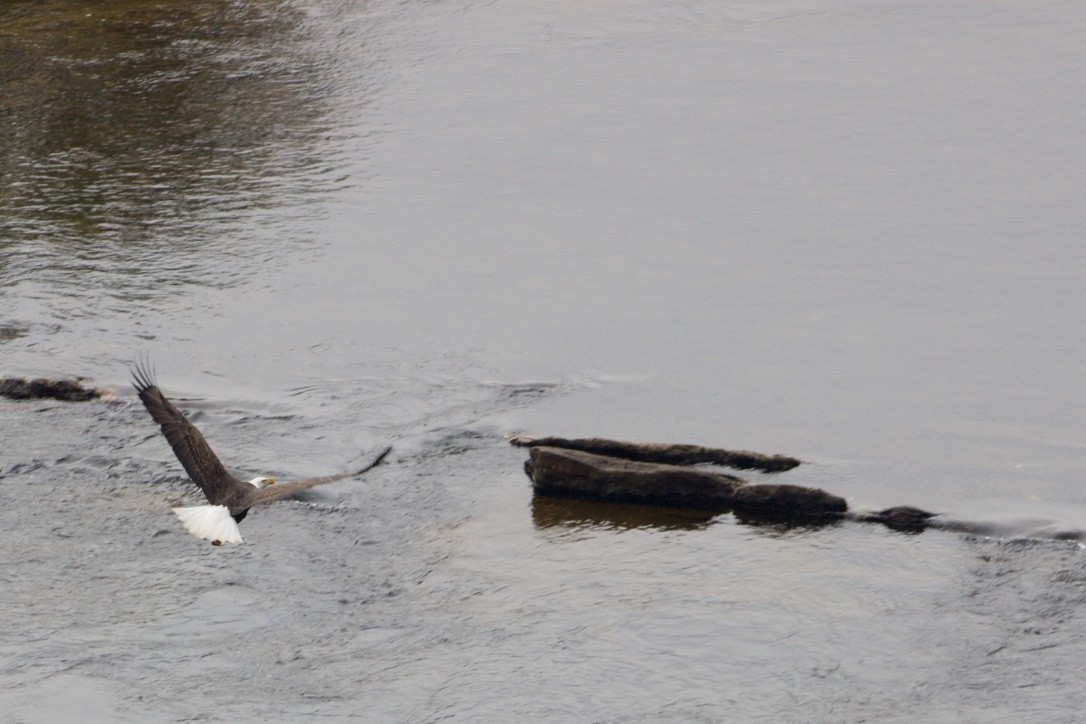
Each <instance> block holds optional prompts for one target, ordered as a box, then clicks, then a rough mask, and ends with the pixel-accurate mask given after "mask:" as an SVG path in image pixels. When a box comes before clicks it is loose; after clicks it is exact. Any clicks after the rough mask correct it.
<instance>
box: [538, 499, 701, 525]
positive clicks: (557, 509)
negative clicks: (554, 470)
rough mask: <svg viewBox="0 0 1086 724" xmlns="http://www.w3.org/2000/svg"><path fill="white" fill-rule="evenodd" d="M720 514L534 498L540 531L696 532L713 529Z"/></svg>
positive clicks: (576, 500) (589, 501)
mask: <svg viewBox="0 0 1086 724" xmlns="http://www.w3.org/2000/svg"><path fill="white" fill-rule="evenodd" d="M718 514H719V513H714V512H704V511H698V510H684V509H681V508H660V507H653V506H649V505H631V504H622V503H601V502H598V501H594V500H580V499H577V498H552V497H546V496H541V495H536V496H535V497H533V498H532V523H534V524H535V527H536V528H553V527H556V526H569V527H584V528H614V529H618V530H632V529H636V528H654V529H658V530H696V529H698V528H704V527H706V526H707V525H709V522H710V521H711V520H712V519H713V518H715V517H716V516H717V515H718Z"/></svg>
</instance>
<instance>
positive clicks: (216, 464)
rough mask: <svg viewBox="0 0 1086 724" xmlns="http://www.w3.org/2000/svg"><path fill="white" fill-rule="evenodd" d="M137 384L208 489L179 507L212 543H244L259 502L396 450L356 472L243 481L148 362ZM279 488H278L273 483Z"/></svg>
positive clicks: (136, 372) (140, 367)
mask: <svg viewBox="0 0 1086 724" xmlns="http://www.w3.org/2000/svg"><path fill="white" fill-rule="evenodd" d="M132 383H133V385H134V386H135V388H136V392H137V393H138V394H139V397H140V400H141V401H142V402H143V406H144V407H146V408H147V411H148V412H149V413H151V418H152V419H154V421H155V422H157V423H158V424H159V425H160V426H161V427H162V434H163V435H165V436H166V440H167V441H168V442H169V443H170V447H172V448H173V451H174V454H175V455H177V459H178V460H180V461H181V465H182V467H184V468H185V472H186V473H188V474H189V477H190V478H191V479H192V482H194V483H195V484H196V485H197V486H198V487H199V488H200V490H202V491H204V495H205V496H206V497H207V500H208V502H209V503H210V505H198V506H194V507H190V508H174V509H173V512H174V513H176V514H177V517H178V518H180V519H181V524H182V525H183V526H185V529H186V530H188V531H189V532H190V533H192V534H193V535H195V536H196V537H198V538H203V539H204V540H209V541H211V543H212V544H213V545H221V544H223V543H241V542H242V540H241V532H240V531H239V530H238V523H240V522H241V521H242V520H243V519H244V518H245V516H246V514H247V513H248V512H249V509H250V508H252V507H253V506H254V505H260V504H262V503H271V502H274V501H276V500H280V499H282V498H287V497H289V496H291V495H294V494H295V493H298V492H301V491H303V490H307V489H309V488H312V487H313V486H315V485H323V484H324V483H332V482H335V481H337V480H343V479H344V478H350V477H354V476H355V475H361V474H362V473H364V472H366V471H368V470H370V469H372V468H374V467H376V466H377V465H379V464H380V463H381V461H383V460H384V459H385V456H386V455H388V453H389V452H390V451H391V450H392V448H391V447H386V448H385V449H384V450H382V451H381V453H380V454H379V455H378V456H377V457H376V458H375V459H374V460H373V462H371V463H370V464H369V465H367V466H366V467H364V468H362V469H361V470H357V471H355V472H351V473H340V474H338V475H328V476H325V477H322V478H307V479H305V480H298V481H295V482H291V483H283V484H280V485H276V484H275V480H273V479H272V478H268V477H264V476H258V477H255V478H253V479H252V480H249V481H244V480H239V479H238V478H235V477H234V476H233V475H231V474H230V473H228V472H226V468H225V467H223V464H222V463H221V462H220V461H219V458H218V457H217V456H216V455H215V453H214V451H212V449H211V446H209V445H208V444H207V441H206V440H204V436H203V435H201V434H200V431H199V430H197V429H196V426H195V425H193V424H192V423H191V422H189V420H188V418H186V417H185V416H184V415H182V414H181V412H180V411H179V410H178V409H177V408H176V407H174V405H173V403H172V402H170V401H169V400H168V399H166V396H165V395H163V394H162V391H161V390H160V389H158V384H157V383H156V382H155V375H154V371H153V370H152V369H151V368H150V366H149V365H148V364H147V363H146V362H137V363H136V364H135V365H134V367H133V369H132ZM270 486H274V487H270Z"/></svg>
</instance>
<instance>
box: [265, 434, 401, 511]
mask: <svg viewBox="0 0 1086 724" xmlns="http://www.w3.org/2000/svg"><path fill="white" fill-rule="evenodd" d="M390 452H392V448H391V447H386V448H385V449H384V450H382V451H381V452H380V454H378V455H377V457H375V458H374V459H373V462H371V463H370V464H369V465H367V466H366V467H364V468H362V469H361V470H355V471H354V472H351V473H338V474H336V475H326V476H324V477H321V478H306V479H305V480H295V481H294V482H291V483H276V484H275V485H270V486H268V487H266V488H262V489H260V490H258V491H255V494H254V495H251V496H249V501H251V502H250V504H251V505H260V504H262V503H272V502H275V501H276V500H282V499H283V498H289V497H290V496H292V495H294V494H295V493H300V492H302V491H303V490H309V489H310V488H312V487H315V486H317V485H324V484H325V483H334V482H336V481H337V480H344V479H345V478H353V477H355V476H356V475H361V474H362V473H365V472H368V471H370V470H372V469H373V468H375V467H377V466H378V465H380V464H381V463H382V462H384V459H385V457H386V456H387V455H388V454H389V453H390Z"/></svg>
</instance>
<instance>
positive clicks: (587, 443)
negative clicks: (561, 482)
mask: <svg viewBox="0 0 1086 724" xmlns="http://www.w3.org/2000/svg"><path fill="white" fill-rule="evenodd" d="M509 442H510V443H511V444H513V445H516V446H517V447H552V448H562V449H564V450H580V451H581V452H586V453H594V454H596V455H606V456H607V457H612V458H622V459H623V460H635V461H637V462H643V463H660V464H662V465H696V464H698V463H711V464H713V465H723V466H725V467H729V468H736V469H738V470H761V471H762V472H766V473H778V472H783V471H785V470H791V469H792V468H794V467H798V466H799V464H800V461H799V460H797V459H796V458H792V457H786V456H784V455H763V454H762V453H756V452H750V451H748V450H723V449H721V448H713V447H702V446H701V445H671V444H666V443H636V442H622V441H620V440H605V439H602V438H595V437H593V438H582V439H568V438H563V437H541V438H533V437H528V436H526V435H516V436H513V437H511V438H509Z"/></svg>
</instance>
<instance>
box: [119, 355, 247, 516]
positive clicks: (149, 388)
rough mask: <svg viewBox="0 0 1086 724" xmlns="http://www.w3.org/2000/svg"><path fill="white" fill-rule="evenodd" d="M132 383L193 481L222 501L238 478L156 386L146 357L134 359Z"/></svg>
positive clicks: (214, 501)
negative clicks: (138, 360)
mask: <svg viewBox="0 0 1086 724" xmlns="http://www.w3.org/2000/svg"><path fill="white" fill-rule="evenodd" d="M132 384H133V385H134V386H135V388H136V392H137V393H139V397H140V400H141V401H142V402H143V406H144V407H146V408H147V411H148V412H150V413H151V417H152V418H153V419H154V421H155V422H157V423H158V424H159V425H160V426H161V427H162V434H163V435H165V436H166V440H167V441H168V442H169V443H170V447H172V448H173V451H174V454H175V455H177V459H178V460H180V461H181V465H182V466H184V468H185V472H186V473H188V474H189V477H190V478H192V482H194V483H196V484H197V485H198V486H199V487H200V489H201V490H203V491H204V495H205V496H207V499H208V501H210V502H211V503H212V504H213V505H221V504H222V503H224V502H225V501H226V500H227V498H228V497H229V496H230V494H231V493H232V492H233V491H234V490H235V488H236V486H237V485H238V484H239V483H241V481H239V480H238V479H237V478H235V477H233V476H232V475H230V473H228V472H226V468H225V467H223V464H222V462H220V461H219V458H218V457H217V456H216V455H215V453H214V451H213V450H212V449H211V446H209V445H208V444H207V441H206V440H204V436H203V435H201V434H200V431H199V430H197V429H196V426H195V425H193V424H192V423H191V422H189V421H188V418H186V417H185V416H184V415H182V414H181V411H180V410H178V409H177V408H176V407H174V406H173V403H172V402H170V401H169V400H167V399H166V396H165V395H163V394H162V391H161V390H160V389H158V385H157V384H156V382H155V373H154V370H153V369H151V367H150V365H148V363H147V362H146V361H145V360H144V361H140V362H137V363H136V364H135V366H134V367H133V368H132Z"/></svg>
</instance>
